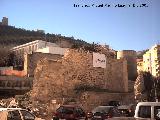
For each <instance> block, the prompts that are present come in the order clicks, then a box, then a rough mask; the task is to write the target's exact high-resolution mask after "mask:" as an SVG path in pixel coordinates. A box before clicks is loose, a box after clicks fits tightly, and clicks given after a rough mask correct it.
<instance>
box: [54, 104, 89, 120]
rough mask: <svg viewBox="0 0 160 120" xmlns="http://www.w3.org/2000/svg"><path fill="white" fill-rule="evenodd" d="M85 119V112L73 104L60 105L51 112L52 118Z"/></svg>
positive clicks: (66, 119) (55, 119)
mask: <svg viewBox="0 0 160 120" xmlns="http://www.w3.org/2000/svg"><path fill="white" fill-rule="evenodd" d="M59 119H65V120H80V119H81V120H85V119H86V114H85V112H84V110H83V109H82V108H81V107H79V106H75V105H62V106H60V107H59V108H58V109H57V110H56V112H55V113H54V114H53V120H59Z"/></svg>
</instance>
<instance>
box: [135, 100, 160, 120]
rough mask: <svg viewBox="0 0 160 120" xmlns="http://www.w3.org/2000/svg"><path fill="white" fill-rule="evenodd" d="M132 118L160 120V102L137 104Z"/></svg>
mask: <svg viewBox="0 0 160 120" xmlns="http://www.w3.org/2000/svg"><path fill="white" fill-rule="evenodd" d="M134 117H135V118H138V119H143V120H146V119H152V120H155V119H156V120H160V102H139V103H138V104H137V106H136V110H135V115H134Z"/></svg>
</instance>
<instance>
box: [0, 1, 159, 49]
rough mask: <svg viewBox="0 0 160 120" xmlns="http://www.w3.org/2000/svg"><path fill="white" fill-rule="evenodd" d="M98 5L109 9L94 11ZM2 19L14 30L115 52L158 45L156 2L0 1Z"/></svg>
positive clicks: (157, 2)
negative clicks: (106, 47)
mask: <svg viewBox="0 0 160 120" xmlns="http://www.w3.org/2000/svg"><path fill="white" fill-rule="evenodd" d="M74 4H75V5H79V6H80V7H74ZM101 4H103V5H106V4H107V5H110V7H101V8H100V7H96V5H101ZM118 4H123V5H126V6H125V7H123V8H122V7H121V8H120V7H115V6H116V5H118ZM133 4H134V5H136V6H140V5H141V4H146V6H148V7H145V6H143V7H133ZM84 5H90V6H92V7H82V6H84ZM129 5H130V7H129ZM4 16H6V17H8V18H9V25H12V26H15V27H19V28H24V29H29V30H36V29H43V30H45V32H46V33H54V34H61V35H63V36H67V37H71V36H73V37H74V38H76V39H82V40H84V41H86V42H89V43H92V42H95V43H98V44H109V45H110V46H111V47H112V48H113V49H115V50H130V49H133V50H136V51H138V50H144V49H147V48H150V47H151V46H152V45H154V44H156V43H158V42H160V0H0V19H1V18H2V17H4Z"/></svg>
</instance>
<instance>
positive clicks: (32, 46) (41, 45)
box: [11, 40, 65, 70]
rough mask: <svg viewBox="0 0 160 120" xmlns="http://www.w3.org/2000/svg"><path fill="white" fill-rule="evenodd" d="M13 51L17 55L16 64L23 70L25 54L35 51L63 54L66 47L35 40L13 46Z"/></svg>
mask: <svg viewBox="0 0 160 120" xmlns="http://www.w3.org/2000/svg"><path fill="white" fill-rule="evenodd" d="M11 51H12V52H13V53H14V55H15V56H16V57H15V58H14V62H13V63H14V66H15V67H16V68H17V69H20V70H22V69H23V65H24V55H25V54H32V53H33V52H41V53H50V54H60V55H63V54H64V51H65V49H62V48H60V47H59V46H58V45H57V44H55V43H51V42H46V41H42V40H35V41H32V42H29V43H26V44H23V45H19V46H16V47H13V48H12V49H11Z"/></svg>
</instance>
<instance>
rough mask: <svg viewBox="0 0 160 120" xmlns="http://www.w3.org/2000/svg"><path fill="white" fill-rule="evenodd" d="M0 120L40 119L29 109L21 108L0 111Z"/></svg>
mask: <svg viewBox="0 0 160 120" xmlns="http://www.w3.org/2000/svg"><path fill="white" fill-rule="evenodd" d="M0 120H42V119H41V118H37V117H36V116H35V115H33V114H32V113H30V112H29V111H27V110H25V109H21V108H17V109H16V108H15V109H11V108H10V109H7V110H2V111H0Z"/></svg>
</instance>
